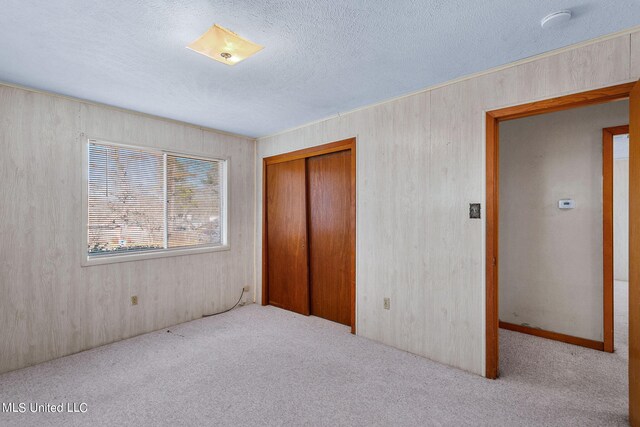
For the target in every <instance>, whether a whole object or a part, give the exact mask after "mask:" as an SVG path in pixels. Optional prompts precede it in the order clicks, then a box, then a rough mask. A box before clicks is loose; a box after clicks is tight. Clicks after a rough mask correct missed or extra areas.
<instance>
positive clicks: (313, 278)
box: [263, 139, 355, 330]
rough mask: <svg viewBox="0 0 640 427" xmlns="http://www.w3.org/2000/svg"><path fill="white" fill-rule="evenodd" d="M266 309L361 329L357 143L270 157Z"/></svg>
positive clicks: (267, 163) (266, 183)
mask: <svg viewBox="0 0 640 427" xmlns="http://www.w3.org/2000/svg"><path fill="white" fill-rule="evenodd" d="M263 194H264V206H263V221H264V223H263V305H267V304H269V305H273V306H276V307H279V308H283V309H286V310H290V311H294V312H296V313H300V314H304V315H314V316H318V317H322V318H325V319H328V320H331V321H334V322H338V323H342V324H344V325H349V326H351V327H352V330H353V327H354V324H355V139H349V140H345V141H338V142H335V143H331V144H326V145H323V146H320V147H314V148H310V149H305V150H301V151H296V152H293V153H287V154H283V155H278V156H274V157H269V158H266V159H264V193H263Z"/></svg>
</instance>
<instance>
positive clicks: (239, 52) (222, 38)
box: [187, 24, 264, 65]
mask: <svg viewBox="0 0 640 427" xmlns="http://www.w3.org/2000/svg"><path fill="white" fill-rule="evenodd" d="M187 48H188V49H191V50H193V51H195V52H198V53H200V54H202V55H205V56H208V57H209V58H212V59H215V60H216V61H219V62H222V63H223V64H227V65H235V64H237V63H238V62H240V61H243V60H245V59H247V58H248V57H250V56H251V55H254V54H255V53H257V52H259V51H261V50H262V49H264V46H260V45H259V44H256V43H253V42H250V41H249V40H247V39H244V38H242V37H240V36H239V35H237V34H236V33H234V32H233V31H230V30H227V29H226V28H224V27H221V26H220V25H217V24H216V25H214V26H213V27H211V28H209V29H208V30H207V32H206V33H204V34H203V35H202V36H200V38H199V39H197V40H196V41H194V42H193V43H191V44H190V45H189V46H187Z"/></svg>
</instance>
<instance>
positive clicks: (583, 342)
mask: <svg viewBox="0 0 640 427" xmlns="http://www.w3.org/2000/svg"><path fill="white" fill-rule="evenodd" d="M500 327H501V328H502V329H507V330H509V331H515V332H521V333H523V334H529V335H535V336H536V337H541V338H547V339H550V340H554V341H561V342H564V343H567V344H573V345H579V346H580V347H587V348H591V349H593V350H599V351H604V343H603V342H601V341H594V340H589V339H586V338H579V337H574V336H572V335H565V334H560V333H558V332H551V331H545V330H544V329H536V328H532V327H530V326H522V325H516V324H515V323H508V322H503V321H502V320H501V321H500Z"/></svg>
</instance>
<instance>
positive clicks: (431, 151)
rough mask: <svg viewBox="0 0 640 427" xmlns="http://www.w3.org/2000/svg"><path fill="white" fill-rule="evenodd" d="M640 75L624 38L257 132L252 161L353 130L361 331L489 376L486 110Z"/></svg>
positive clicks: (631, 41) (639, 46)
mask: <svg viewBox="0 0 640 427" xmlns="http://www.w3.org/2000/svg"><path fill="white" fill-rule="evenodd" d="M639 75H640V35H639V34H633V35H631V36H630V35H622V36H617V37H613V38H609V39H606V40H603V41H598V42H595V43H591V44H588V45H582V46H580V47H577V48H573V49H568V50H563V51H561V52H559V53H557V54H554V55H551V56H544V57H541V58H536V59H534V60H531V61H527V62H522V63H519V64H516V65H514V66H510V67H506V68H504V69H501V70H497V71H494V72H490V73H487V74H484V75H480V76H476V77H473V78H470V79H466V80H463V81H459V82H453V83H450V84H447V85H443V86H440V87H436V88H432V89H428V90H425V91H423V92H420V93H417V94H414V95H411V96H407V97H404V98H400V99H396V100H392V101H389V102H386V103H383V104H379V105H375V106H371V107H368V108H364V109H360V110H357V111H355V112H351V113H346V114H341V115H340V116H339V117H334V118H330V119H327V120H325V121H321V122H318V123H313V124H310V125H307V126H303V127H301V128H298V129H294V130H291V131H288V132H284V133H281V134H278V135H275V136H271V137H265V138H261V139H259V141H258V159H257V162H256V167H257V168H258V170H259V171H261V170H262V158H263V157H267V156H271V155H274V154H278V153H284V152H288V151H292V150H296V149H301V148H304V147H310V146H315V145H320V144H324V143H327V142H331V141H336V140H340V139H344V138H348V137H352V136H356V137H357V186H358V189H357V242H356V243H357V244H356V247H357V255H356V257H357V262H356V266H357V272H356V275H357V329H358V334H359V335H361V336H364V337H367V338H371V339H374V340H376V341H380V342H383V343H385V344H388V345H392V346H394V347H397V348H400V349H403V350H407V351H410V352H413V353H416V354H419V355H422V356H425V357H428V358H431V359H433V360H436V361H439V362H443V363H446V364H449V365H453V366H456V367H459V368H462V369H465V370H468V371H471V372H475V373H478V374H481V375H484V366H485V291H484V285H485V284H484V280H485V259H484V253H485V246H484V242H485V236H484V233H485V223H484V220H471V219H469V217H468V210H469V203H471V202H482V203H483V205H484V201H485V181H484V180H485V159H484V155H485V153H484V150H485V135H484V124H485V115H484V111H486V110H490V109H495V108H498V107H503V106H508V105H515V104H521V103H525V102H530V101H534V100H540V99H545V98H550V97H554V96H559V95H563V94H568V93H574V92H580V91H585V90H589V89H594V88H598V87H604V86H610V85H613V84H617V83H623V82H628V81H630V80H632V79H634V78H637V77H638V76H639ZM256 177H257V178H256V179H257V183H256V189H257V203H258V206H261V205H262V194H261V189H262V182H261V180H262V175H261V173H258V174H257V175H256ZM484 211H485V207H484V206H483V212H484ZM257 212H258V227H257V234H256V239H257V242H256V268H257V270H258V271H257V274H256V277H257V278H261V263H260V256H261V255H260V254H261V253H262V248H261V240H260V239H261V235H262V229H261V222H262V219H261V217H260V215H261V211H260V210H258V211H257ZM256 285H257V286H256V298H257V300H258V301H260V300H261V298H262V296H261V292H260V291H261V288H260V282H259V279H257V281H256ZM384 297H390V298H391V307H392V308H391V310H384V309H383V298H384Z"/></svg>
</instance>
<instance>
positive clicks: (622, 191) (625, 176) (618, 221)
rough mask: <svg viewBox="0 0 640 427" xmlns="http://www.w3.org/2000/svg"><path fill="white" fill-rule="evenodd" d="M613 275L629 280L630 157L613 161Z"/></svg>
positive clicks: (616, 277) (619, 278)
mask: <svg viewBox="0 0 640 427" xmlns="http://www.w3.org/2000/svg"><path fill="white" fill-rule="evenodd" d="M613 276H614V278H615V280H623V281H629V158H628V157H627V158H626V159H616V160H614V161H613Z"/></svg>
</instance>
